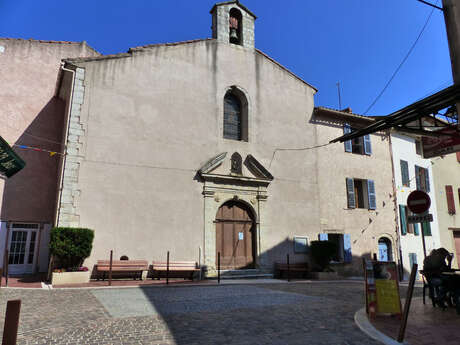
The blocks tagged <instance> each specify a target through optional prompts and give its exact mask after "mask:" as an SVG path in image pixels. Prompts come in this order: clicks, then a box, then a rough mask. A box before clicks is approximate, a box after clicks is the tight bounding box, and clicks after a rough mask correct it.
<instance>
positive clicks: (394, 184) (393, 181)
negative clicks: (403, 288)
mask: <svg viewBox="0 0 460 345" xmlns="http://www.w3.org/2000/svg"><path fill="white" fill-rule="evenodd" d="M387 134H388V144H389V145H388V146H389V148H390V161H391V174H392V175H393V176H392V183H391V184H392V186H393V204H394V210H395V229H396V239H397V241H398V243H397V246H396V251H397V254H398V265H399V280H400V281H403V279H404V267H403V261H402V251H401V235H400V231H399V226H398V224H399V218H398V212H399V211H398V200H397V199H396V177H395V165H394V161H393V144H392V142H391V130H389V131H387Z"/></svg>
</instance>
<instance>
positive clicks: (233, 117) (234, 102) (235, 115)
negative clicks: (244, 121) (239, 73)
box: [224, 93, 241, 140]
mask: <svg viewBox="0 0 460 345" xmlns="http://www.w3.org/2000/svg"><path fill="white" fill-rule="evenodd" d="M224 138H225V139H233V140H241V102H240V100H239V99H238V97H236V96H235V95H233V94H231V93H227V94H226V95H225V102H224Z"/></svg>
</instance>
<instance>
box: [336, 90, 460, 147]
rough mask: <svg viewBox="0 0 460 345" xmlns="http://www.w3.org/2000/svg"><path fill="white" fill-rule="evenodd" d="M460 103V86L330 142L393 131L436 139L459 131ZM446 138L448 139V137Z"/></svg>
mask: <svg viewBox="0 0 460 345" xmlns="http://www.w3.org/2000/svg"><path fill="white" fill-rule="evenodd" d="M459 101H460V84H458V85H452V86H450V87H448V88H447V89H444V90H442V91H439V92H438V93H436V94H434V95H431V96H429V97H427V98H424V99H422V100H420V101H418V102H415V103H413V104H411V105H409V106H407V107H405V108H403V109H401V110H398V111H396V112H394V113H392V114H390V115H388V116H385V117H383V118H381V119H380V120H377V121H376V122H374V123H373V124H371V125H369V126H367V127H365V128H361V129H358V130H355V131H353V132H351V133H348V134H345V135H342V136H341V137H338V138H336V139H333V140H331V141H330V142H331V143H335V142H338V141H340V142H344V141H347V140H351V139H354V138H358V137H361V136H363V135H366V134H371V133H375V132H379V131H383V130H385V129H390V128H393V129H395V130H398V131H401V132H405V133H410V134H415V135H421V136H427V137H434V136H435V137H436V136H439V135H440V134H439V133H436V131H437V130H442V129H445V128H455V129H456V128H457V125H458V114H457V108H456V102H459ZM442 110H445V112H441V111H442ZM423 118H424V119H423ZM426 120H428V122H429V123H430V125H427V121H426ZM427 128H428V129H427ZM456 132H457V134H455V135H458V130H456ZM443 134H444V135H446V134H445V133H443Z"/></svg>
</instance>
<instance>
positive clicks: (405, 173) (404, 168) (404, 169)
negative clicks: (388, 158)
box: [399, 159, 410, 187]
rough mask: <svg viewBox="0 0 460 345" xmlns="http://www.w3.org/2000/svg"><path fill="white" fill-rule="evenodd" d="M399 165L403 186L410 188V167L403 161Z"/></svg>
mask: <svg viewBox="0 0 460 345" xmlns="http://www.w3.org/2000/svg"><path fill="white" fill-rule="evenodd" d="M399 164H400V165H401V181H402V185H403V186H406V187H410V180H409V165H408V164H407V162H406V161H403V160H402V159H401V160H400V161H399Z"/></svg>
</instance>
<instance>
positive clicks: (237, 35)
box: [229, 8, 243, 45]
mask: <svg viewBox="0 0 460 345" xmlns="http://www.w3.org/2000/svg"><path fill="white" fill-rule="evenodd" d="M242 24H243V20H242V15H241V12H240V11H239V10H237V9H236V8H232V9H231V10H230V18H229V33H230V37H229V42H230V43H233V44H239V45H241V44H242V42H243V39H242V38H243V37H242V33H243V28H242Z"/></svg>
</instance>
